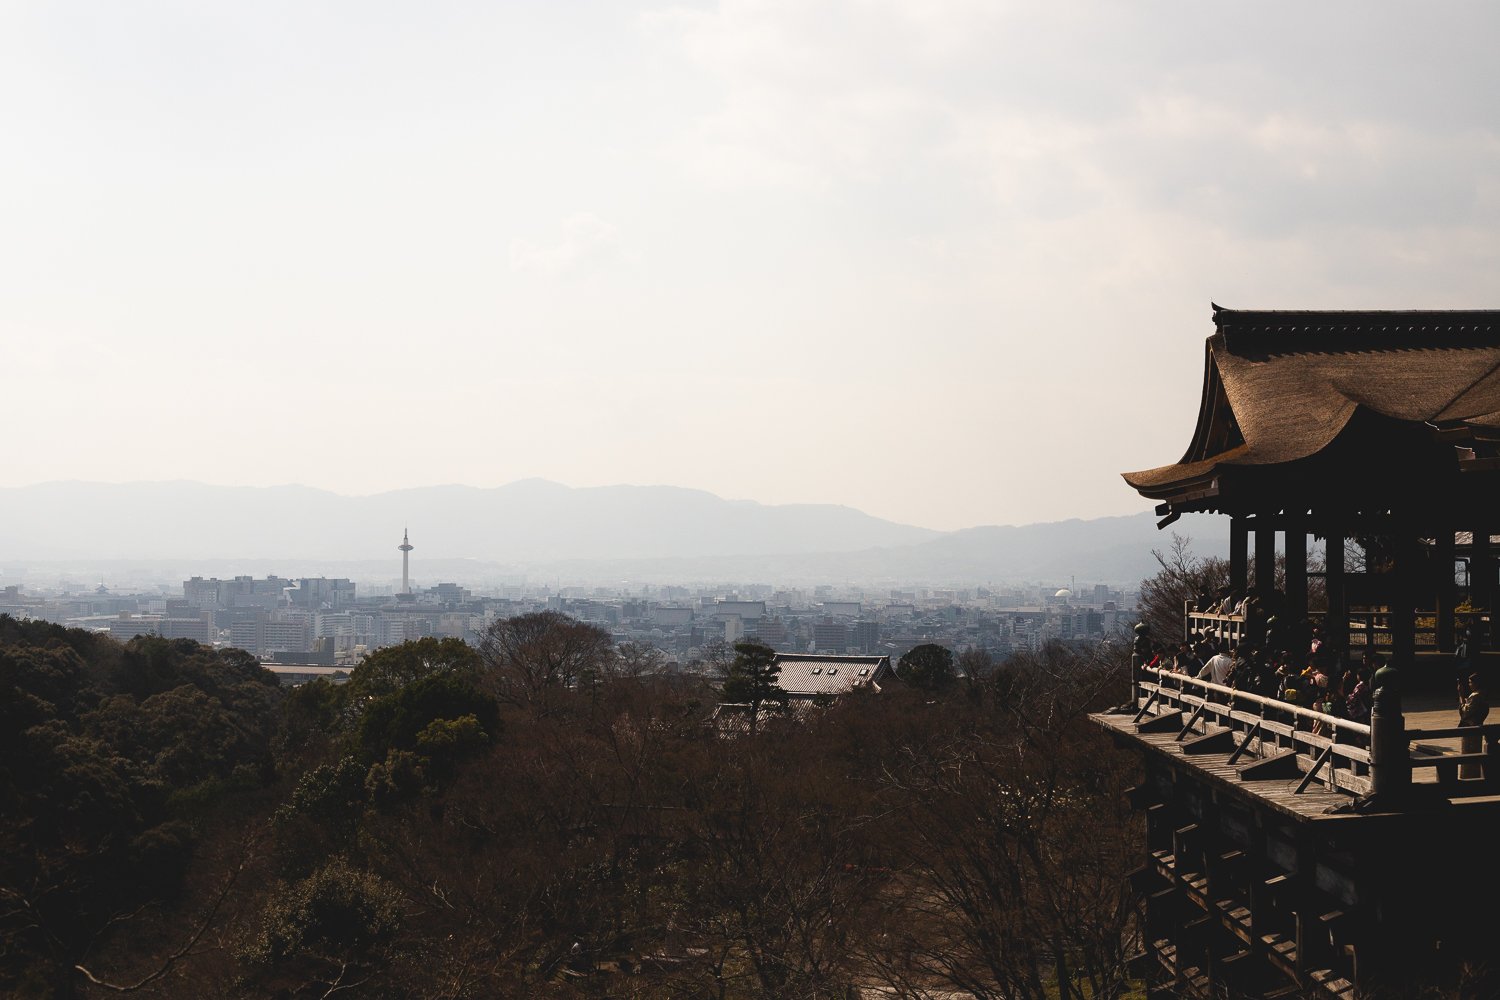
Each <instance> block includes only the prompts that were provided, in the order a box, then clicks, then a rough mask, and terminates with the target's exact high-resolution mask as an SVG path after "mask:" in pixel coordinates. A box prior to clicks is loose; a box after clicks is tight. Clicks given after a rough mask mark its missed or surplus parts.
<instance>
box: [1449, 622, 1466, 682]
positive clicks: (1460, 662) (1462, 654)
mask: <svg viewBox="0 0 1500 1000" xmlns="http://www.w3.org/2000/svg"><path fill="white" fill-rule="evenodd" d="M1453 668H1454V670H1455V671H1456V672H1457V673H1458V683H1459V684H1460V685H1462V684H1463V682H1464V678H1465V677H1467V676H1468V675H1469V630H1468V629H1466V628H1461V629H1459V630H1458V641H1457V642H1456V643H1454V646H1453Z"/></svg>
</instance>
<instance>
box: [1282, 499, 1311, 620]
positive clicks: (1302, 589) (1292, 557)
mask: <svg viewBox="0 0 1500 1000" xmlns="http://www.w3.org/2000/svg"><path fill="white" fill-rule="evenodd" d="M1286 610H1287V614H1288V615H1290V616H1291V618H1292V621H1290V622H1287V623H1286V624H1287V625H1289V626H1290V629H1289V632H1290V634H1292V635H1294V636H1299V637H1300V636H1301V635H1302V622H1303V620H1304V619H1305V618H1306V617H1307V525H1306V523H1305V522H1304V521H1303V519H1302V518H1301V517H1289V518H1287V519H1286ZM1304 648H1306V646H1305V644H1304Z"/></svg>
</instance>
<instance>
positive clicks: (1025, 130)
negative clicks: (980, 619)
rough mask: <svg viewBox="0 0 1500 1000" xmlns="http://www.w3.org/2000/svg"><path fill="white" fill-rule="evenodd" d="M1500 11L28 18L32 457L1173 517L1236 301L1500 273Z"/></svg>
mask: <svg viewBox="0 0 1500 1000" xmlns="http://www.w3.org/2000/svg"><path fill="white" fill-rule="evenodd" d="M1496 37H1500V5H1496V4H1495V3H1493V2H1492V0H1490V2H1475V3H1441V2H1430V3H1423V4H1407V3H1402V4H1397V3H1372V2H1370V0H1362V2H1350V3H1308V2H1306V0H1303V2H1298V3H1260V2H1257V3H1244V2H1236V3H1210V2H1203V0H1193V2H1187V0H1184V2H1180V3H1150V2H1133V3H1119V2H1114V0H1111V2H1099V3H1068V2H1057V0H1048V2H1029V3H970V2H957V3H947V4H945V3H939V2H936V0H907V2H895V0H892V2H881V0H866V2H851V3H820V2H814V0H786V2H754V0H741V2H725V3H721V4H703V5H654V4H643V5H632V4H627V3H598V4H589V3H561V2H559V3H539V2H538V3H525V4H521V3H516V4H502V3H496V2H476V3H437V2H426V3H387V2H371V0H361V2H358V3H354V2H350V3H315V2H309V0H297V2H288V3H277V2H266V0H258V2H255V3H236V4H229V3H211V2H203V0H179V2H176V3H148V2H131V3H120V2H117V0H108V2H101V3H67V2H57V0H52V2H40V0H38V2H29V3H4V4H3V5H0V152H3V155H0V373H3V381H0V385H3V397H0V398H3V402H4V408H3V414H4V416H3V425H4V427H5V429H6V433H5V456H6V457H5V461H4V463H0V486H15V485H22V484H27V483H32V482H38V481H42V480H49V479H80V478H82V479H102V480H111V481H122V480H133V479H166V478H171V479H176V478H183V479H198V480H203V481H206V482H214V483H225V484H248V485H270V484H275V483H287V482H299V483H305V484H308V485H313V486H321V487H326V488H329V489H333V490H337V491H339V492H345V493H367V492H374V491H379V490H385V489H391V488H397V487H403V486H414V485H426V484H433V483H445V482H463V483H469V484H473V485H478V486H491V485H498V484H501V483H505V482H509V481H511V480H514V479H519V478H523V477H530V476H541V477H546V478H550V479H555V480H558V481H560V482H564V483H568V484H570V485H575V486H585V485H597V484H605V483H621V482H629V483H669V484H675V485H682V486H695V487H701V488H704V489H708V490H711V491H713V492H716V493H719V494H722V495H725V496H729V497H742V498H750V499H756V500H762V501H766V502H775V503H780V502H794V501H808V502H837V503H847V504H850V505H853V506H856V507H859V508H861V509H864V510H867V511H869V512H870V513H873V514H877V515H880V516H884V517H890V518H894V519H898V520H903V521H909V522H914V523H918V524H922V525H926V526H929V527H936V528H956V527H961V526H967V525H973V524H986V523H1015V522H1025V521H1035V520H1051V519H1056V518H1061V517H1070V516H1094V515H1100V514H1108V513H1123V512H1131V511H1135V510H1139V509H1141V508H1142V507H1143V503H1142V502H1141V501H1140V500H1138V499H1137V498H1136V497H1135V496H1134V494H1132V493H1131V492H1130V491H1129V490H1128V489H1127V488H1126V487H1125V486H1124V485H1123V484H1122V483H1121V482H1120V480H1119V479H1118V477H1117V473H1118V472H1120V471H1122V470H1127V469H1136V468H1143V467H1149V466H1154V465H1159V464H1163V463H1165V462H1169V461H1172V460H1174V459H1176V458H1177V457H1178V456H1179V454H1180V453H1181V452H1182V450H1183V448H1184V447H1185V446H1186V445H1187V442H1188V438H1189V436H1190V432H1191V425H1192V420H1193V417H1194V415H1195V413H1196V408H1197V397H1198V391H1199V384H1200V380H1201V375H1202V363H1203V362H1202V355H1201V351H1202V340H1203V338H1204V337H1205V336H1207V335H1208V334H1209V333H1211V332H1212V327H1211V324H1210V321H1209V300H1210V299H1213V300H1215V301H1217V302H1219V303H1221V304H1224V305H1229V306H1237V307H1244V308H1250V307H1258V308H1412V307H1440V308H1464V307H1469V308H1473V307H1485V306H1500V295H1497V292H1496V280H1497V275H1500V106H1497V95H1500V68H1497V67H1500V61H1497V60H1496V59H1495V57H1494V51H1493V50H1494V40H1495V39H1496Z"/></svg>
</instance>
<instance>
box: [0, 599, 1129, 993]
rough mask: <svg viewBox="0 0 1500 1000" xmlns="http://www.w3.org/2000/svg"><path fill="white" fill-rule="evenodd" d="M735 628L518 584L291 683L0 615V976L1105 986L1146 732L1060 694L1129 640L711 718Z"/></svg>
mask: <svg viewBox="0 0 1500 1000" xmlns="http://www.w3.org/2000/svg"><path fill="white" fill-rule="evenodd" d="M751 652H753V651H751ZM744 653H745V651H743V650H741V651H740V654H739V655H736V654H735V653H734V651H728V652H727V653H726V655H725V657H724V658H723V661H722V662H720V663H719V664H717V666H716V669H712V670H710V671H708V672H707V673H705V674H701V675H700V674H685V673H676V672H666V671H664V670H663V669H662V664H661V662H660V658H659V655H657V654H655V653H654V651H652V650H649V649H641V648H637V647H629V646H626V647H622V648H616V647H615V646H613V645H612V644H611V643H610V642H609V637H608V635H607V634H606V633H604V632H602V631H601V630H599V629H597V628H595V627H593V626H590V625H587V624H584V623H580V622H577V621H575V620H573V619H570V618H566V617H564V616H562V615H559V614H556V613H552V612H542V613H538V614H532V615H524V616H521V617H519V618H513V619H508V620H505V621H501V622H498V623H497V624H496V625H495V627H494V628H493V629H491V631H490V632H489V633H488V634H487V635H486V637H485V640H484V642H483V643H482V644H481V645H480V646H479V647H477V648H476V647H473V646H469V645H466V644H464V643H462V642H459V641H457V640H436V639H422V640H420V641H417V642H411V643H407V644H404V645H401V646H394V647H389V648H386V649H382V650H379V651H377V652H375V653H373V654H372V655H370V656H369V657H367V658H366V659H365V660H364V661H363V662H362V663H361V664H360V666H359V667H358V668H356V669H355V670H354V672H353V675H352V677H351V679H350V681H349V682H348V683H346V684H343V685H337V686H335V685H331V684H328V683H326V682H322V681H320V682H314V683H309V684H303V685H301V686H299V687H295V688H282V687H279V686H278V685H277V683H276V681H275V679H274V678H273V677H272V675H271V674H270V673H269V672H267V671H265V670H263V669H262V668H261V667H260V665H259V664H258V663H257V662H256V661H255V660H254V659H253V658H252V657H250V656H249V655H248V654H245V653H243V652H241V651H238V650H233V649H217V650H216V649H212V648H209V647H205V646H200V645H198V644H196V643H193V642H191V641H187V640H164V639H160V638H153V637H141V638H136V639H133V640H131V641H130V642H129V643H128V644H124V645H122V644H119V643H117V642H115V641H113V640H111V639H109V638H107V637H102V636H99V635H95V634H92V633H88V632H83V631H77V630H68V629H65V628H62V627H60V626H56V625H50V624H46V623H41V622H29V621H17V620H14V619H11V618H5V617H0V995H5V996H16V997H35V998H71V997H104V996H116V995H121V994H124V995H133V996H138V997H205V998H213V997H225V998H229V997H246V998H249V997H278V998H325V1000H326V998H333V997H338V998H341V1000H353V998H356V997H365V998H384V997H393V998H394V997H403V998H405V997H412V998H432V1000H437V998H454V1000H456V998H465V997H497V996H516V997H521V996H531V997H621V998H627V997H668V998H670V997H682V998H688V997H711V998H720V1000H730V998H766V1000H770V998H787V997H806V998H821V997H830V998H831V997H838V998H847V997H855V996H859V995H861V993H860V991H861V990H868V991H871V992H873V991H876V990H879V991H881V992H880V994H879V995H887V996H905V997H924V996H930V997H937V996H952V995H972V996H975V997H980V998H997V1000H998V998H1001V997H1004V998H1013V1000H1042V998H1057V1000H1084V998H1089V1000H1094V998H1109V997H1114V996H1119V995H1122V994H1123V993H1124V992H1126V991H1127V990H1128V979H1127V976H1126V969H1125V966H1126V959H1127V957H1128V955H1129V954H1130V953H1131V952H1132V951H1133V950H1134V945H1133V940H1132V936H1131V934H1132V926H1133V914H1134V903H1133V900H1132V898H1131V896H1130V894H1129V890H1128V886H1127V880H1126V879H1125V877H1124V876H1125V874H1126V872H1127V870H1128V868H1129V867H1131V865H1132V863H1133V862H1132V859H1134V858H1136V857H1138V856H1139V844H1138V842H1137V839H1136V838H1137V833H1136V829H1137V827H1136V824H1134V823H1132V822H1131V821H1130V819H1129V812H1128V805H1127V803H1126V801H1125V796H1124V794H1123V792H1124V790H1125V788H1126V787H1127V786H1128V785H1129V784H1130V783H1131V781H1132V778H1133V768H1134V767H1135V762H1134V760H1133V758H1132V755H1130V754H1125V753H1118V752H1113V751H1112V750H1111V749H1110V748H1109V746H1108V743H1107V740H1106V739H1105V738H1104V736H1103V735H1102V733H1100V732H1099V731H1097V730H1096V729H1095V728H1094V727H1093V726H1092V725H1090V724H1089V722H1088V720H1087V719H1086V718H1085V713H1086V712H1087V711H1090V710H1093V709H1096V708H1099V707H1102V706H1104V705H1107V704H1110V703H1111V702H1112V701H1115V700H1118V699H1119V698H1120V696H1121V694H1122V691H1121V687H1122V685H1123V681H1124V677H1125V668H1124V665H1123V660H1122V659H1121V658H1120V657H1121V656H1122V655H1123V654H1121V653H1119V652H1117V651H1109V650H1104V651H1100V652H1097V653H1079V652H1073V651H1069V650H1066V649H1063V648H1061V647H1056V648H1048V649H1046V650H1043V651H1042V652H1040V653H1036V654H1028V655H1021V656H1017V657H1013V658H1012V659H1010V660H1009V661H1007V662H1005V663H1003V664H991V663H989V662H988V661H987V660H986V658H984V657H983V656H976V655H972V654H970V655H965V656H962V657H959V658H957V661H956V667H955V668H954V669H952V670H931V669H927V670H924V671H922V672H919V673H915V674H909V676H910V678H911V680H912V682H911V683H894V682H893V683H891V684H889V685H887V686H886V688H885V689H884V690H883V691H881V692H879V693H874V692H859V693H856V694H854V695H851V696H849V697H846V698H843V699H841V700H838V701H837V702H832V703H828V704H818V705H806V706H802V708H803V710H801V711H792V710H789V709H787V710H783V709H782V708H781V707H780V706H779V705H778V704H776V703H775V702H774V701H768V702H767V703H766V704H765V705H764V710H763V711H762V712H761V714H760V719H761V721H760V722H759V724H757V725H754V726H751V727H749V728H748V729H743V730H740V731H725V730H724V729H722V728H718V727H715V726H714V725H712V724H710V721H709V720H710V719H711V717H712V715H713V711H714V707H715V705H716V704H717V703H718V702H719V701H721V700H723V698H722V693H721V692H722V689H723V687H724V686H725V685H728V686H730V687H731V688H733V687H734V686H735V685H736V684H738V685H740V687H741V688H744V687H745V686H746V685H747V684H748V685H750V687H752V688H753V687H754V684H755V678H756V677H761V676H763V670H762V669H761V668H760V667H757V668H756V669H757V671H758V672H757V673H755V675H754V676H750V675H747V674H746V673H745V672H744V670H742V669H741V667H743V664H744V663H745V662H746V659H745V655H744ZM752 659H753V657H752ZM737 664H739V665H740V666H739V667H737ZM747 677H748V678H749V679H748V680H747ZM867 995H868V994H867Z"/></svg>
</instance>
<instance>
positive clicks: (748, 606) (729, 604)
mask: <svg viewBox="0 0 1500 1000" xmlns="http://www.w3.org/2000/svg"><path fill="white" fill-rule="evenodd" d="M712 610H713V613H714V614H715V615H737V616H739V617H740V618H743V619H745V620H747V621H748V620H750V619H752V618H753V619H755V620H757V621H758V620H760V619H761V618H764V617H765V616H766V602H765V601H732V600H731V601H715V602H714V605H713V609H712Z"/></svg>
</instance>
